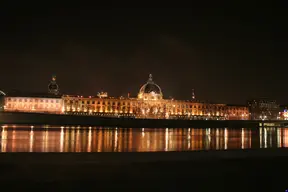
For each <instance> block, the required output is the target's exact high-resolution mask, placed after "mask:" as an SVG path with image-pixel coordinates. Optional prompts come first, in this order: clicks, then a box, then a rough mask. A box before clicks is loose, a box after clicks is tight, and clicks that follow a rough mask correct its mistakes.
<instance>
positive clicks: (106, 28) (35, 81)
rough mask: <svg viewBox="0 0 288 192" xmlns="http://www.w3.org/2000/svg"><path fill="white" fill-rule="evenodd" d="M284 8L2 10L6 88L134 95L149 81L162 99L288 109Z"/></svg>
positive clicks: (1, 84) (0, 53) (2, 81)
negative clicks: (263, 102) (255, 102)
mask: <svg viewBox="0 0 288 192" xmlns="http://www.w3.org/2000/svg"><path fill="white" fill-rule="evenodd" d="M283 2H284V1H283ZM287 8H288V7H287V4H278V5H269V7H268V5H267V6H266V7H265V8H263V7H258V8H249V9H248V8H238V9H235V8H232V7H230V8H225V7H224V6H222V8H217V9H216V8H214V9H212V8H207V7H206V8H204V7H194V8H187V9H184V8H174V9H172V8H145V9H144V8H143V9H140V8H137V9H136V8H126V9H124V8H110V9H108V8H97V9H96V8H95V9H92V8H89V7H82V6H78V7H74V8H64V7H60V6H59V7H51V8H47V7H42V8H39V7H38V9H37V11H35V10H33V8H32V7H30V8H29V6H28V5H26V7H25V6H23V5H11V6H8V5H7V6H1V9H0V10H1V12H0V14H1V15H0V20H1V28H0V49H1V50H0V63H1V76H0V89H1V90H4V91H9V90H12V89H18V90H25V91H29V92H33V91H34V92H40V91H41V92H44V91H47V85H48V83H49V81H50V78H51V75H52V74H56V75H57V81H58V84H59V86H60V89H61V92H63V93H65V94H83V95H87V96H89V95H96V94H97V92H98V91H107V92H108V94H109V95H110V96H121V95H123V96H127V93H128V92H130V93H131V96H136V95H137V93H138V90H139V89H140V87H141V85H142V84H144V83H145V82H146V81H147V79H148V75H149V74H150V73H152V74H153V77H154V81H155V82H156V83H157V84H158V85H159V86H160V87H161V88H162V91H163V94H164V97H165V98H168V97H170V96H172V97H174V98H175V99H191V90H192V89H193V88H194V89H195V93H196V98H198V99H204V100H210V101H213V102H220V103H231V104H232V103H233V104H244V103H245V102H246V99H249V98H251V97H270V98H273V99H277V101H278V102H279V103H288V86H287V78H288V70H287V69H288V67H286V66H287V64H288V62H287V61H288V57H287V43H288V41H287V34H288V33H287V32H288V31H287V28H285V27H287V18H288V17H287V13H286V12H287ZM286 68H287V69H286Z"/></svg>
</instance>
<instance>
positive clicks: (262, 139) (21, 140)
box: [0, 125, 288, 152]
mask: <svg viewBox="0 0 288 192" xmlns="http://www.w3.org/2000/svg"><path fill="white" fill-rule="evenodd" d="M0 146H1V148H0V151H1V152H145V151H193V150H220V149H228V150H229V149H248V148H280V147H288V128H261V129H256V128H255V129H245V128H242V129H226V128H218V129H212V128H211V129H210V128H203V129H193V128H174V129H168V128H157V129H148V128H142V129H141V128H140V129H139V128H129V129H121V128H103V127H77V126H75V127H67V126H61V127H60V126H59V127H51V126H20V125H17V126H2V128H1V132H0Z"/></svg>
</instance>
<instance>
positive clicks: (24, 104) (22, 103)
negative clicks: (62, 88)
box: [4, 76, 63, 114]
mask: <svg viewBox="0 0 288 192" xmlns="http://www.w3.org/2000/svg"><path fill="white" fill-rule="evenodd" d="M58 94H59V88H58V85H57V83H56V76H52V80H51V82H50V83H49V85H48V93H33V94H27V93H22V92H12V93H8V94H7V95H6V96H5V106H4V110H5V111H15V112H36V113H56V114H60V113H63V110H62V108H63V107H62V106H63V104H62V96H61V95H58Z"/></svg>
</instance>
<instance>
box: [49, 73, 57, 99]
mask: <svg viewBox="0 0 288 192" xmlns="http://www.w3.org/2000/svg"><path fill="white" fill-rule="evenodd" d="M48 92H49V93H52V94H56V95H57V94H58V93H59V86H58V85H57V83H56V76H52V80H51V82H50V83H49V84H48Z"/></svg>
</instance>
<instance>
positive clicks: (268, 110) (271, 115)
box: [248, 98, 280, 120]
mask: <svg viewBox="0 0 288 192" xmlns="http://www.w3.org/2000/svg"><path fill="white" fill-rule="evenodd" d="M248 108H249V112H250V116H251V119H252V120H276V119H279V118H280V116H279V112H280V107H279V105H278V104H277V103H276V100H272V99H267V98H261V99H252V100H249V101H248Z"/></svg>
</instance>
